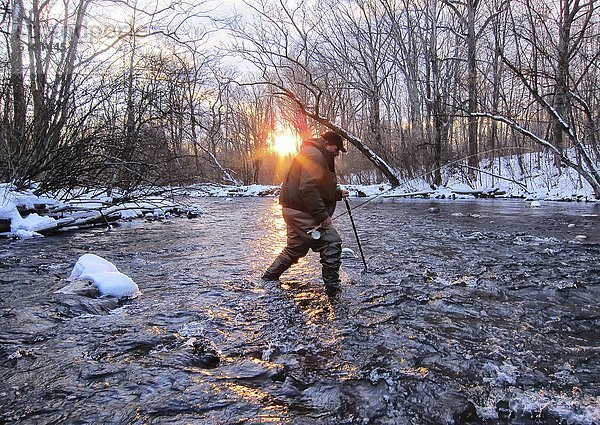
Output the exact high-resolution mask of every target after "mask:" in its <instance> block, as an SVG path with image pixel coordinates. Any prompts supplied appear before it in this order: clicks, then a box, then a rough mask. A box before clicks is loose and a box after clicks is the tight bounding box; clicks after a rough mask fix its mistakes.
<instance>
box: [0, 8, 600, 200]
mask: <svg viewBox="0 0 600 425" xmlns="http://www.w3.org/2000/svg"><path fill="white" fill-rule="evenodd" d="M599 8H600V3H599V2H598V1H595V0H512V1H508V0H463V1H454V0H344V1H331V0H321V1H311V0H306V1H287V0H279V1H276V0H249V1H245V2H244V1H239V2H221V3H219V2H211V1H202V2H187V1H171V0H126V1H113V0H63V1H55V0H5V1H3V2H2V11H1V13H2V15H1V17H0V19H1V22H2V25H1V28H2V30H1V31H2V37H3V43H2V48H1V49H0V60H1V64H0V66H1V73H2V82H1V84H2V86H1V87H0V114H1V120H2V125H1V128H0V181H4V182H10V183H13V184H14V185H15V186H16V187H17V188H19V187H20V188H25V187H27V186H28V184H30V183H31V182H37V186H36V193H37V194H42V193H52V192H53V191H56V190H58V189H61V190H63V189H67V190H69V189H71V188H76V187H88V188H89V187H102V188H107V187H108V188H115V189H119V190H121V191H124V192H128V191H132V190H135V189H140V188H144V187H155V186H164V185H172V184H173V185H183V184H191V183H198V182H226V183H235V184H254V183H256V184H279V183H280V181H281V178H282V173H283V172H284V170H285V166H286V164H287V163H288V161H289V154H291V153H293V152H295V150H296V148H297V146H298V145H299V143H300V142H301V140H303V139H306V138H308V137H310V136H312V135H318V134H319V133H320V132H322V131H323V130H327V129H331V130H335V131H338V132H339V133H340V134H342V135H344V136H345V137H346V138H347V140H348V142H349V145H350V146H349V153H348V154H347V155H345V156H344V157H343V158H342V159H341V160H340V163H339V165H338V173H339V176H340V180H341V182H343V183H355V184H374V183H379V182H382V181H386V182H389V183H390V184H391V185H392V186H397V185H399V184H400V183H401V182H402V181H403V180H404V179H410V178H413V177H415V176H424V177H425V179H426V180H427V182H428V183H430V184H432V185H436V186H437V185H442V184H444V183H445V182H444V179H445V175H446V174H445V173H444V172H445V171H448V170H449V171H451V172H453V173H454V174H457V175H460V176H461V178H462V179H464V181H465V182H466V183H468V184H474V182H476V181H477V179H478V178H480V177H481V176H482V174H483V173H486V171H485V170H484V169H483V168H484V167H483V165H484V164H487V166H488V167H489V166H490V165H491V164H493V163H494V161H499V160H500V158H501V157H503V156H515V157H516V158H517V159H520V160H519V161H518V164H519V167H521V168H522V172H523V173H527V170H529V169H530V168H531V166H532V161H536V160H537V161H551V162H552V163H553V164H555V173H558V174H560V173H561V172H562V171H563V170H565V169H571V170H574V171H575V172H576V173H577V176H578V179H579V184H588V185H589V186H590V187H591V188H592V191H593V193H594V195H595V197H597V198H598V197H600V170H599V169H598V158H599V157H600V141H599V137H600V134H599V131H600V130H599V122H600V86H599V84H600V83H599V81H600V78H599V77H600V60H599V59H600V58H599V56H600V36H599V35H600V14H599ZM526 154H534V155H529V156H528V157H527V158H528V160H527V161H526V160H524V159H523V158H525V155H526Z"/></svg>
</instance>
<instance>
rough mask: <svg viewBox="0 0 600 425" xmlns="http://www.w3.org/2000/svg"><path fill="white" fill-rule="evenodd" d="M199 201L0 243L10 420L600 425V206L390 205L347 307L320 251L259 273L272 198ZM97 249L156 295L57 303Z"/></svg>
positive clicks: (378, 219)
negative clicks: (196, 208) (279, 273)
mask: <svg viewBox="0 0 600 425" xmlns="http://www.w3.org/2000/svg"><path fill="white" fill-rule="evenodd" d="M200 202H201V204H202V207H203V209H204V210H205V212H206V214H205V215H203V216H202V217H200V218H198V219H194V220H187V219H173V220H172V221H166V222H158V221H155V222H137V223H133V224H129V225H127V226H123V227H120V228H118V229H114V230H112V231H107V230H104V229H101V230H98V229H97V230H88V231H84V232H78V233H65V234H62V235H59V236H55V237H49V238H45V239H32V240H26V241H20V242H9V241H0V315H1V316H0V320H1V322H0V325H1V326H0V423H40V424H50V423H81V424H87V423H115V424H117V423H136V424H142V423H177V424H179V423H195V424H213V423H214V424H241V423H244V424H255V423H286V424H354V423H356V424H367V423H370V424H443V423H486V424H506V423H515V424H521V423H522V424H530V423H543V424H545V423H549V424H555V423H557V424H558V423H565V424H566V423H582V424H591V423H600V407H599V398H598V397H599V395H600V331H599V325H600V306H599V300H600V261H599V260H600V231H599V230H598V224H599V223H600V219H599V217H598V215H599V214H600V205H592V204H558V203H555V204H551V203H547V204H545V205H544V206H543V207H542V208H537V209H533V208H529V207H528V206H527V204H526V203H524V202H522V201H515V202H512V201H492V200H483V201H438V202H431V201H415V200H402V201H394V200H376V201H373V202H371V203H369V204H368V205H367V206H365V207H363V208H360V209H357V210H356V211H355V212H354V216H355V220H356V223H357V226H358V228H359V233H360V235H361V237H362V242H363V248H364V250H365V254H366V256H367V260H368V262H369V266H370V267H371V268H372V269H374V270H375V271H376V273H368V274H364V275H363V274H361V270H362V263H361V261H360V259H359V258H346V259H344V266H343V273H342V277H343V292H342V293H341V294H340V295H338V296H337V297H335V298H329V297H328V296H327V295H326V294H325V292H324V291H323V287H322V285H321V283H320V281H319V267H318V262H317V258H316V257H315V256H314V254H311V255H309V257H308V258H307V259H306V260H303V261H302V262H301V263H300V264H298V265H296V267H295V268H294V269H293V270H291V271H290V272H288V274H286V275H284V277H283V278H282V285H281V286H279V285H278V284H276V283H270V282H267V283H266V282H263V281H261V280H260V279H259V278H258V276H260V273H261V272H262V270H263V269H264V268H265V267H266V266H267V265H268V264H269V262H270V261H271V260H272V259H273V257H274V255H275V254H276V253H277V252H279V250H280V249H281V248H282V246H283V244H284V226H283V221H282V220H281V218H280V214H279V207H278V206H277V204H274V203H273V199H238V200H233V201H226V200H219V201H215V200H214V199H204V200H200ZM352 202H353V203H354V204H357V203H359V201H358V200H353V201H352ZM433 206H437V207H439V209H440V210H439V212H437V213H433V212H430V211H428V209H429V208H430V207H433ZM340 207H341V208H340ZM338 208H339V209H338V212H341V211H342V208H343V205H341V204H340V206H339V207H338ZM569 224H571V225H574V226H570V227H569ZM336 226H337V228H338V230H339V231H340V233H341V234H342V237H343V239H344V241H345V246H347V247H350V248H352V249H354V251H355V252H357V253H358V249H356V245H355V242H354V237H353V234H352V232H351V228H350V225H349V221H348V219H347V216H343V217H341V218H339V219H338V220H336ZM578 235H585V236H587V238H586V239H582V238H581V237H580V238H579V239H577V238H576V237H577V236H578ZM87 252H91V253H95V254H98V255H100V256H103V257H105V258H106V259H108V260H110V261H111V262H113V263H114V264H115V265H117V267H119V269H120V270H121V271H122V272H124V273H126V274H127V275H129V276H130V277H132V278H133V279H134V280H135V281H136V282H137V283H138V285H139V286H140V289H141V290H142V291H143V295H141V296H140V297H139V298H137V299H135V300H131V301H126V302H121V303H118V302H116V301H115V300H113V299H110V298H100V299H98V298H88V297H84V296H78V295H66V294H62V293H57V291H58V290H59V289H61V288H62V287H64V286H65V285H66V282H65V279H66V278H67V277H68V276H69V274H70V272H71V270H72V267H73V265H74V264H75V262H76V260H77V258H78V257H79V256H80V255H81V254H84V253H87Z"/></svg>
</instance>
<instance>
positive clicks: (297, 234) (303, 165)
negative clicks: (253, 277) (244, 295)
mask: <svg viewBox="0 0 600 425" xmlns="http://www.w3.org/2000/svg"><path fill="white" fill-rule="evenodd" d="M343 140H344V139H343V138H342V137H341V136H340V135H339V134H337V133H335V132H333V131H328V132H326V133H323V134H322V135H321V137H320V138H316V139H309V140H306V141H304V142H303V143H302V146H301V147H300V152H299V153H298V154H297V155H296V156H295V157H294V159H293V160H292V164H291V165H290V168H289V170H288V172H287V174H286V176H285V180H284V182H283V186H282V187H281V194H280V195H279V203H280V204H281V205H282V206H283V210H282V211H283V219H284V220H285V222H286V224H287V246H286V247H285V248H284V249H283V251H282V252H281V254H279V256H278V257H277V258H276V259H275V261H273V264H271V266H270V267H269V268H268V269H267V271H266V272H265V273H264V274H263V276H262V278H263V279H265V280H278V279H279V276H281V274H282V273H283V272H284V271H286V270H287V269H288V268H289V267H290V266H291V265H292V264H294V263H297V262H298V260H299V259H300V258H301V257H304V256H305V255H306V254H307V253H308V250H309V249H312V250H313V251H315V252H318V253H319V254H320V255H321V265H322V266H323V282H324V283H325V286H326V288H327V290H328V291H329V292H336V291H338V290H339V289H340V287H339V284H340V273H339V270H340V264H341V260H340V257H341V254H342V240H341V239H340V235H338V233H337V231H336V230H335V228H334V227H333V224H332V222H331V216H332V215H333V212H334V210H335V204H336V202H337V201H340V200H341V199H342V197H346V196H348V192H346V191H345V190H340V189H339V188H338V186H337V179H336V175H335V166H334V160H335V158H336V157H337V156H338V155H339V153H340V151H341V152H347V151H346V149H345V148H344V144H343ZM313 230H318V232H311V231H313ZM319 233H320V235H319Z"/></svg>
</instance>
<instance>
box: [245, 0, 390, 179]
mask: <svg viewBox="0 0 600 425" xmlns="http://www.w3.org/2000/svg"><path fill="white" fill-rule="evenodd" d="M248 6H249V7H251V8H252V9H253V10H254V11H255V13H256V16H257V19H258V21H257V22H256V23H254V24H253V25H252V26H251V28H250V27H246V28H243V27H241V26H238V27H237V28H236V29H235V35H236V36H237V38H238V45H237V51H238V52H239V53H240V54H241V55H243V56H244V58H246V59H247V60H249V61H250V62H252V63H253V64H254V66H255V67H256V68H257V69H258V71H259V72H260V74H261V81H259V82H254V83H258V84H268V85H271V86H273V87H275V88H276V89H277V90H276V92H275V94H276V95H279V96H282V97H284V98H286V99H287V100H288V101H289V102H291V103H292V104H294V105H296V108H297V109H298V110H299V111H301V112H302V113H304V114H305V115H306V116H308V117H310V118H312V119H313V120H314V121H315V122H317V123H319V124H321V125H322V126H323V127H325V128H329V129H331V130H334V131H338V132H339V133H340V134H342V135H343V136H344V137H346V138H347V139H348V140H349V142H350V143H351V144H352V145H354V146H355V147H356V148H357V149H358V150H359V151H360V152H362V153H363V154H364V155H365V156H366V157H367V158H368V159H369V160H370V161H371V162H372V163H373V164H374V165H375V167H377V168H378V169H379V170H380V171H381V172H382V173H383V174H384V175H385V176H386V178H387V179H388V180H389V181H390V183H391V184H392V185H394V186H397V185H398V184H399V180H398V177H397V175H396V173H395V171H394V170H393V169H392V167H390V166H389V165H388V164H387V163H386V161H384V160H383V159H382V158H381V157H380V156H379V155H378V154H376V153H375V152H374V151H373V150H372V149H370V148H369V147H368V146H367V145H366V144H365V143H364V142H363V141H362V140H361V139H360V138H359V137H357V136H355V135H353V134H352V133H351V132H350V131H348V130H347V129H342V128H341V127H340V125H339V124H336V123H335V121H336V117H335V116H332V115H327V114H326V109H327V105H324V103H323V99H324V98H325V97H326V93H327V91H328V88H327V86H326V83H327V82H328V78H327V77H328V75H329V74H330V73H331V70H330V69H328V68H327V67H325V66H322V65H320V63H321V62H322V54H323V52H322V51H319V50H320V49H321V48H322V45H321V44H320V42H322V41H323V40H319V38H318V32H316V31H314V29H315V28H316V27H317V26H318V24H319V22H318V20H317V19H315V17H314V15H311V14H310V8H309V7H308V6H307V5H306V4H304V2H300V3H298V4H295V5H291V4H289V3H288V2H286V1H285V0H280V1H279V4H277V5H270V4H268V3H266V2H258V3H252V4H250V3H248Z"/></svg>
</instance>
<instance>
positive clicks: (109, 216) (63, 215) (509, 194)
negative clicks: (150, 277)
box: [0, 153, 598, 238]
mask: <svg viewBox="0 0 600 425" xmlns="http://www.w3.org/2000/svg"><path fill="white" fill-rule="evenodd" d="M464 167H465V165H464V164H460V163H458V162H454V163H450V164H448V165H447V166H445V167H443V169H442V177H443V180H444V182H445V184H444V186H438V187H432V186H430V184H429V183H428V182H427V181H426V179H425V176H426V174H423V175H421V176H417V177H415V178H412V179H405V180H401V182H400V183H401V184H400V187H397V188H394V189H392V188H391V186H390V185H389V184H387V183H384V184H374V185H361V184H345V185H341V187H342V188H343V189H345V190H347V191H349V192H350V196H352V197H374V196H384V197H427V198H437V199H457V198H461V199H465V198H466V199H468V198H480V197H495V198H498V197H506V198H523V199H525V200H527V201H533V202H537V203H534V204H532V205H533V206H536V205H541V204H539V201H540V200H541V201H589V202H597V201H598V200H596V199H595V198H594V193H593V190H592V188H591V187H590V185H589V184H588V183H587V182H586V181H585V180H583V179H582V178H581V177H580V176H579V175H578V174H577V173H576V172H575V171H574V170H573V169H570V168H562V169H560V170H558V169H557V168H556V167H555V166H554V164H553V158H552V156H551V155H548V154H543V153H532V154H526V155H522V156H520V157H516V156H514V157H502V158H497V159H495V160H493V161H490V160H484V161H482V162H481V163H480V170H481V171H479V172H477V178H476V180H475V181H474V182H473V183H472V184H470V185H468V184H466V183H465V181H468V179H467V178H466V176H467V172H468V169H465V168H464ZM430 174H431V173H427V175H430ZM154 192H155V193H163V194H164V195H163V196H161V195H155V196H147V195H146V196H142V195H140V196H138V197H137V200H136V201H132V200H129V201H127V202H118V201H117V199H116V198H115V197H111V196H108V195H107V194H106V193H98V192H96V193H83V194H81V195H79V196H77V197H73V196H70V198H74V199H71V200H70V201H68V202H61V201H58V200H56V199H51V198H48V197H38V196H35V195H34V194H33V191H32V190H30V191H24V192H17V191H15V190H13V188H12V186H11V185H10V184H7V183H0V236H8V237H16V238H27V237H33V236H41V235H43V234H48V233H52V232H55V231H57V230H60V229H64V228H69V227H83V226H89V225H108V224H109V223H110V222H113V221H117V220H128V219H134V218H141V217H149V218H154V219H156V218H162V217H168V216H169V215H170V214H173V213H175V214H184V215H186V216H188V217H190V218H191V217H196V216H198V215H199V214H201V213H202V211H201V210H200V209H199V208H197V207H195V206H194V205H182V204H180V203H178V202H175V201H173V200H172V198H174V197H177V198H179V199H181V198H183V197H186V196H187V197H190V198H194V197H227V198H234V197H246V196H277V195H278V194H279V186H265V185H249V186H232V185H222V184H215V183H203V184H197V185H192V186H188V187H172V188H168V189H167V188H156V190H155V191H154ZM63 198H66V197H65V196H64V195H63ZM40 206H42V207H43V208H39V207H40Z"/></svg>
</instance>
